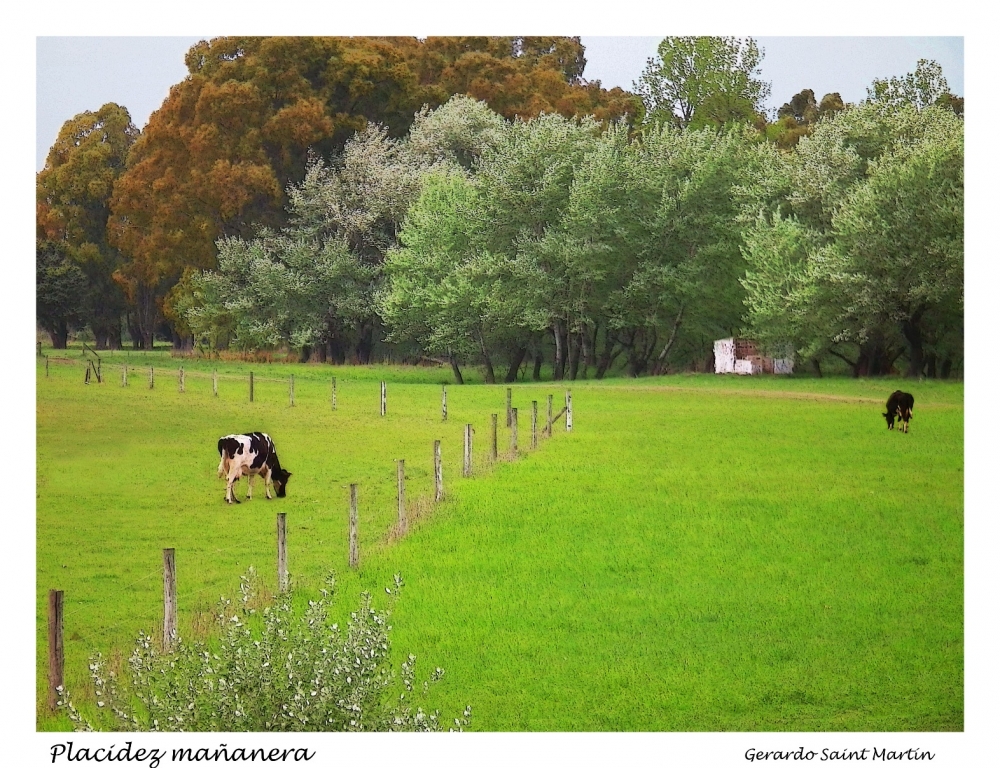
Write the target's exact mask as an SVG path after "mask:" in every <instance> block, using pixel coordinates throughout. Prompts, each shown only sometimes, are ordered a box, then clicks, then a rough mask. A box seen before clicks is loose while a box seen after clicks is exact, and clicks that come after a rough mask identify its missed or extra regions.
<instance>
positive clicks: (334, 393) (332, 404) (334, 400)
mask: <svg viewBox="0 0 1000 768" xmlns="http://www.w3.org/2000/svg"><path fill="white" fill-rule="evenodd" d="M330 408H331V410H334V411H335V410H337V377H336V376H334V377H333V390H332V392H331V394H330Z"/></svg>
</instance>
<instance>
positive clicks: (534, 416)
mask: <svg viewBox="0 0 1000 768" xmlns="http://www.w3.org/2000/svg"><path fill="white" fill-rule="evenodd" d="M537 447H538V401H537V400H532V401H531V450H535V448H537Z"/></svg>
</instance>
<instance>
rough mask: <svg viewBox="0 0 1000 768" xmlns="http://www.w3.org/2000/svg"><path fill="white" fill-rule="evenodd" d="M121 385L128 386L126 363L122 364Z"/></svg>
mask: <svg viewBox="0 0 1000 768" xmlns="http://www.w3.org/2000/svg"><path fill="white" fill-rule="evenodd" d="M122 386H123V387H127V386H128V366H127V365H123V366H122Z"/></svg>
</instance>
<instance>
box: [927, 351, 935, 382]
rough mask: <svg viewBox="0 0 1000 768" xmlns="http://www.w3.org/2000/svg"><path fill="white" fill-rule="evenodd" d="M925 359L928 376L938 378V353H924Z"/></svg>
mask: <svg viewBox="0 0 1000 768" xmlns="http://www.w3.org/2000/svg"><path fill="white" fill-rule="evenodd" d="M924 360H926V366H927V378H928V379H936V378H937V355H935V354H934V353H933V352H928V353H927V354H926V355H924Z"/></svg>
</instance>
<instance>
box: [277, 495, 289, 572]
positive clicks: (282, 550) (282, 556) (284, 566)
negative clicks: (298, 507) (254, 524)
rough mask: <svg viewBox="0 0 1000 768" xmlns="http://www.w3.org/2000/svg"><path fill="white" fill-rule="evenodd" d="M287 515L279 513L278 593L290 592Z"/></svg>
mask: <svg viewBox="0 0 1000 768" xmlns="http://www.w3.org/2000/svg"><path fill="white" fill-rule="evenodd" d="M285 531H286V528H285V513H284V512H279V513H278V591H279V592H287V591H288V549H287V548H286V538H285Z"/></svg>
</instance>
